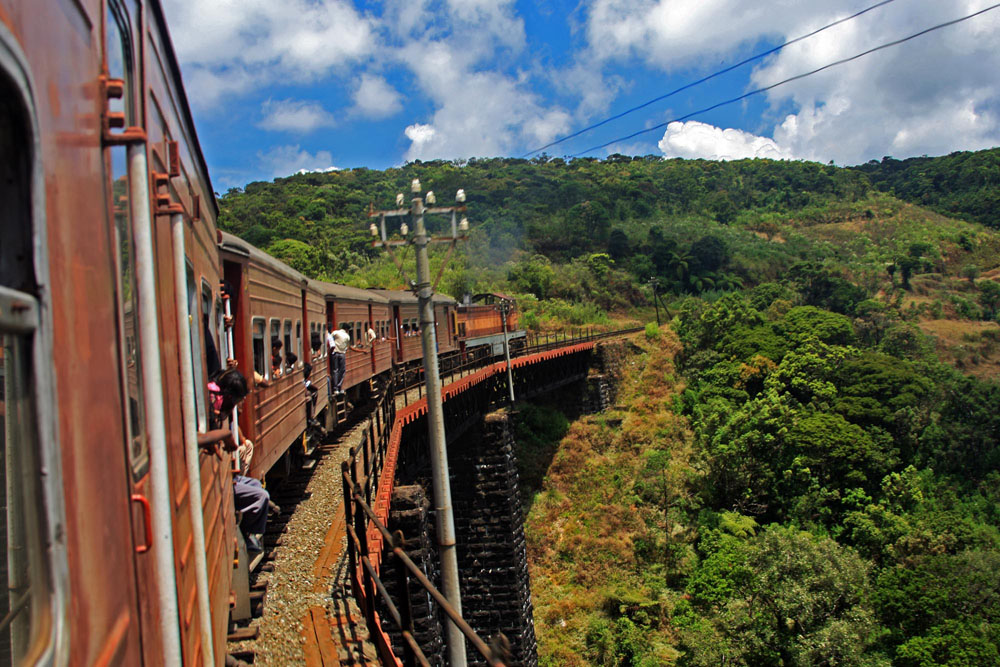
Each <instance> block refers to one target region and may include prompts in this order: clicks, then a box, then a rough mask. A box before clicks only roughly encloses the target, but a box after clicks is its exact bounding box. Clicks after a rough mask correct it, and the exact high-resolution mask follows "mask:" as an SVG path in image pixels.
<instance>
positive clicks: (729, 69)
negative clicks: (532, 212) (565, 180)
mask: <svg viewBox="0 0 1000 667" xmlns="http://www.w3.org/2000/svg"><path fill="white" fill-rule="evenodd" d="M895 1H896V0H882V2H877V3H875V4H874V5H871V6H870V7H866V8H864V9H862V10H861V11H859V12H856V13H854V14H851V15H850V16H845V17H844V18H842V19H837V20H836V21H834V22H833V23H828V24H826V25H825V26H823V27H822V28H817V29H816V30H813V31H812V32H810V33H808V34H806V35H802V36H800V37H796V38H795V39H790V40H788V41H787V42H785V43H784V44H779V45H778V46H775V47H774V48H772V49H768V50H767V51H763V52H761V53H758V54H756V55H753V56H750V57H749V58H747V59H745V60H741V61H740V62H738V63H736V64H735V65H730V66H728V67H725V68H723V69H720V70H719V71H717V72H713V73H712V74H709V75H707V76H704V77H702V78H700V79H698V80H697V81H692V82H690V83H686V84H684V85H683V86H681V87H680V88H675V89H674V90H671V91H670V92H669V93H665V94H663V95H660V96H659V97H654V98H653V99H651V100H648V101H646V102H643V103H642V104H639V105H638V106H634V107H632V108H631V109H626V110H625V111H622V112H621V113H617V114H615V115H614V116H610V117H608V118H605V119H604V120H601V121H598V122H596V123H594V124H593V125H588V126H587V127H585V128H583V129H582V130H577V131H576V132H574V133H572V134H567V135H566V136H565V137H562V138H561V139H556V140H555V141H552V142H549V143H547V144H545V145H544V146H542V147H540V148H536V149H534V150H532V151H528V152H527V153H525V154H524V155H522V156H521V158H522V159H523V158H526V157H528V156H529V155H534V154H535V153H539V152H541V151H544V150H545V149H546V148H551V147H552V146H557V145H559V144H561V143H563V142H564V141H568V140H570V139H573V138H574V137H578V136H580V135H581V134H584V133H586V132H590V131H591V130H593V129H596V128H598V127H601V126H602V125H607V124H608V123H610V122H612V121H615V120H618V119H619V118H624V117H625V116H627V115H629V114H631V113H635V112H636V111H639V110H640V109H645V108H646V107H648V106H649V105H650V104H655V103H656V102H660V101H661V100H665V99H667V98H668V97H672V96H674V95H676V94H677V93H682V92H684V91H685V90H688V89H689V88H694V87H695V86H697V85H700V84H703V83H705V82H706V81H710V80H711V79H714V78H715V77H717V76H722V75H723V74H726V73H728V72H732V71H733V70H734V69H737V68H740V67H742V66H743V65H746V64H748V63H752V62H754V61H755V60H760V59H761V58H765V57H767V56H769V55H771V54H772V53H777V52H778V51H780V50H782V49H783V48H785V47H786V46H790V45H792V44H795V43H796V42H801V41H802V40H804V39H809V38H810V37H813V36H814V35H818V34H819V33H821V32H823V31H824V30H828V29H830V28H833V27H834V26H838V25H840V24H841V23H846V22H847V21H850V20H851V19H856V18H858V17H859V16H861V15H862V14H867V13H868V12H870V11H872V10H873V9H878V8H879V7H882V6H883V5H888V4H889V3H891V2H895Z"/></svg>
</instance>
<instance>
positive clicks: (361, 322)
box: [318, 283, 391, 390]
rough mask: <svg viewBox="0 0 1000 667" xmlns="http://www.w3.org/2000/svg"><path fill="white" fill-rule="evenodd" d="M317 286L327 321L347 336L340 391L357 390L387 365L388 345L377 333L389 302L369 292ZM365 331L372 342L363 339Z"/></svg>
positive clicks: (389, 361)
mask: <svg viewBox="0 0 1000 667" xmlns="http://www.w3.org/2000/svg"><path fill="white" fill-rule="evenodd" d="M318 284H319V285H321V286H322V287H321V289H322V290H323V292H324V294H325V296H326V300H327V314H328V320H329V321H330V322H332V323H333V325H334V327H339V328H341V329H343V330H344V331H346V332H347V333H348V334H349V335H350V337H351V347H350V349H348V351H347V355H346V357H347V358H346V366H347V372H346V373H345V375H344V382H343V388H344V389H345V390H348V389H350V388H352V387H361V386H363V385H365V384H366V383H367V382H368V380H370V379H371V378H373V377H375V376H376V375H379V374H380V373H383V372H385V371H386V370H388V369H389V368H390V366H391V358H390V354H391V349H390V346H389V345H388V343H387V342H386V341H384V340H380V338H381V337H380V335H379V331H378V328H381V327H382V326H383V323H384V322H386V321H387V318H388V314H389V300H388V299H387V298H386V297H385V296H383V295H382V294H379V293H377V292H375V291H373V290H365V289H360V288H357V287H349V286H347V285H336V284H333V283H318ZM369 329H371V330H372V331H374V332H375V340H374V341H373V342H372V343H368V340H367V332H368V330H369Z"/></svg>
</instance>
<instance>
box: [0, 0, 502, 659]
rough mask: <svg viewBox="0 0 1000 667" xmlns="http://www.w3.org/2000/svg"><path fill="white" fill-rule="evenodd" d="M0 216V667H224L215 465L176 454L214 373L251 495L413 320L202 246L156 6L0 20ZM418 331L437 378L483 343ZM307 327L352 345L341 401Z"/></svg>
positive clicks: (463, 312)
mask: <svg viewBox="0 0 1000 667" xmlns="http://www.w3.org/2000/svg"><path fill="white" fill-rule="evenodd" d="M0 202H3V205H2V206H0V219H2V225H0V230H2V240H0V341H2V352H0V374H2V378H0V432H2V438H3V439H2V440H0V445H2V448H3V452H2V454H3V465H2V466H0V475H3V480H2V483H0V489H3V493H4V503H3V505H4V511H3V512H0V521H2V522H3V526H2V527H0V540H2V544H0V549H2V552H3V553H2V554H0V564H2V571H3V576H5V577H6V585H0V618H2V619H3V620H2V621H0V663H3V664H8V663H10V664H34V663H46V664H98V665H110V664H117V665H136V664H149V665H159V664H191V665H195V664H203V665H213V664H214V665H218V664H223V662H224V660H225V655H226V645H225V642H226V634H227V628H228V627H229V624H230V609H231V606H232V603H233V599H234V591H237V590H238V589H241V588H245V582H240V581H239V580H238V579H239V577H241V576H245V574H238V573H239V572H241V570H239V569H237V568H235V567H234V563H238V562H239V561H240V560H241V559H244V558H245V552H244V553H241V549H240V548H239V546H238V545H240V544H241V543H242V540H241V539H240V534H239V529H238V527H237V517H236V513H235V508H234V502H233V482H232V479H233V463H232V461H230V460H229V459H228V458H227V457H225V456H220V455H213V454H211V453H209V452H206V451H204V450H202V449H199V447H198V446H197V436H198V434H199V433H201V432H203V431H205V430H206V429H207V428H208V422H209V417H210V410H211V406H210V397H209V393H208V389H207V385H208V382H209V381H210V379H211V378H210V375H211V372H212V370H213V366H224V365H226V363H227V361H228V360H229V359H231V360H232V361H228V363H229V364H230V365H232V364H235V365H236V366H237V367H238V368H239V369H241V370H242V372H243V373H244V374H245V375H246V376H247V378H248V381H249V382H250V395H249V397H248V398H247V400H246V401H245V402H244V404H243V405H242V406H241V407H240V409H239V414H238V423H239V425H240V427H241V430H242V432H243V433H244V434H245V435H246V437H247V438H249V439H251V440H253V441H254V443H255V455H254V457H253V459H252V460H251V461H250V463H249V468H248V470H247V471H246V474H248V475H249V476H251V477H255V478H258V479H262V478H264V477H265V476H266V475H267V474H268V472H269V471H272V470H273V469H274V468H275V466H277V465H279V463H280V462H282V461H285V462H287V460H288V456H289V452H290V451H295V450H297V447H294V445H297V444H299V443H302V442H303V435H304V434H305V433H306V432H307V428H308V426H309V423H308V420H309V418H310V414H311V415H312V417H313V418H317V419H320V420H322V419H324V418H326V419H327V423H329V421H330V415H331V414H334V413H337V412H342V411H345V410H347V409H349V401H350V400H355V401H357V400H358V399H359V398H362V397H363V395H364V394H365V393H366V392H368V391H371V390H372V389H371V388H372V386H373V384H375V385H377V384H378V381H379V379H380V378H381V377H384V376H385V374H387V373H391V372H393V371H394V369H400V368H407V367H409V366H413V365H414V364H417V363H419V361H420V355H421V346H420V342H419V341H420V339H419V336H417V335H416V333H417V330H418V328H419V323H418V317H417V299H416V297H414V296H413V295H412V294H410V293H409V292H393V291H385V290H364V289H358V288H353V287H347V286H343V285H334V284H330V283H325V282H321V281H316V280H311V279H308V278H307V277H305V276H303V275H302V274H300V273H298V272H297V271H295V270H294V269H292V268H291V267H289V266H287V265H285V264H283V263H282V262H279V261H277V260H276V259H274V258H272V257H270V256H268V255H267V254H266V253H264V252H262V251H260V250H258V249H257V248H254V247H253V246H251V245H250V244H248V243H246V242H244V241H242V240H240V239H238V238H237V237H234V236H231V235H228V234H225V233H221V232H220V231H219V230H218V229H217V227H216V219H217V217H218V207H217V203H216V201H215V197H214V194H213V188H212V186H211V182H210V180H209V176H208V169H207V166H206V162H205V159H204V156H203V154H202V152H201V148H200V146H199V143H198V138H197V133H196V131H195V126H194V122H193V119H192V116H191V113H190V110H189V105H188V101H187V98H186V95H185V91H184V88H183V85H182V82H181V75H180V69H179V67H178V63H177V59H176V57H175V54H174V50H173V47H172V45H171V42H170V38H169V34H168V32H167V28H166V24H165V21H164V15H163V9H162V7H161V3H160V1H159V0H0ZM435 311H436V312H435V315H436V318H437V322H438V325H437V332H436V336H437V342H438V348H439V351H440V352H441V353H442V355H444V356H447V355H448V354H449V353H450V354H452V355H461V354H469V353H471V352H472V351H473V348H475V347H476V345H477V344H478V345H480V348H482V347H483V346H486V345H487V343H485V342H483V339H484V338H485V339H490V337H491V336H495V334H496V333H497V331H496V330H493V331H489V330H488V327H487V329H483V327H481V326H479V324H480V323H481V322H479V320H481V319H482V318H483V317H485V315H484V311H483V312H479V311H473V310H469V309H468V308H464V309H463V307H460V306H459V305H458V304H456V303H455V302H454V301H452V300H450V299H447V298H443V297H438V298H437V300H436V301H435ZM473 317H475V318H477V324H476V325H475V327H473V326H472V320H471V319H470V318H473ZM489 317H493V316H492V315H490V316H489ZM463 318H464V319H463ZM516 319H517V317H516V312H511V313H509V314H505V315H504V316H503V319H500V320H498V321H496V322H495V324H499V325H501V326H505V327H506V328H507V329H508V330H511V331H513V330H516V328H517V322H516ZM328 324H332V325H333V326H334V327H339V328H343V329H345V330H346V331H348V332H349V333H350V334H351V338H352V341H354V343H355V344H354V346H353V347H352V349H351V350H350V351H349V352H348V355H347V375H346V378H345V381H344V387H345V388H346V389H347V396H346V397H338V396H333V395H331V394H330V392H329V367H328V363H327V362H328V357H327V355H328V351H327V349H326V345H325V343H324V342H323V334H324V332H325V329H326V326H327V325H328ZM473 329H475V332H474V335H473ZM369 330H371V331H373V332H374V333H375V336H374V339H373V340H370V341H369V340H368V339H369V338H371V336H369V335H367V334H368V331H369ZM274 339H277V340H280V341H281V343H282V348H283V350H284V354H283V356H282V357H281V358H280V359H278V360H277V364H275V363H274V362H275V359H273V358H272V356H271V355H270V349H269V344H270V342H271V341H272V340H274ZM317 341H318V344H317ZM489 350H490V351H489V352H488V353H492V344H489ZM289 352H291V353H292V355H293V356H289ZM213 359H214V363H213ZM307 364H308V366H309V367H311V375H310V377H309V380H310V382H311V383H312V384H313V386H316V387H318V388H319V389H320V391H318V392H317V400H316V403H315V405H313V406H309V407H310V408H311V410H312V412H308V411H307V403H308V402H309V399H308V398H307V396H308V394H307V392H305V391H304V390H303V382H304V380H305V376H306V374H307V371H308V370H309V368H307ZM257 377H259V378H260V380H259V381H258V379H257Z"/></svg>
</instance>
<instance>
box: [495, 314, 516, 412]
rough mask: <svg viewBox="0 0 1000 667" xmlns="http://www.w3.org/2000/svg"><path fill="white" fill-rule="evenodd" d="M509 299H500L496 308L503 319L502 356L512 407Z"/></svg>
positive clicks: (512, 375) (512, 383)
mask: <svg viewBox="0 0 1000 667" xmlns="http://www.w3.org/2000/svg"><path fill="white" fill-rule="evenodd" d="M512 305H513V304H512V303H511V301H510V299H501V300H500V303H499V304H498V305H497V308H499V309H500V317H501V318H502V319H503V354H504V356H505V357H506V358H507V388H508V389H510V404H511V405H514V373H513V371H511V369H510V338H509V337H508V335H507V314H508V313H510V311H511V310H512V308H511V306H512Z"/></svg>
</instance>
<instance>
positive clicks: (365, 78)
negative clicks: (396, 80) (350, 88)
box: [352, 73, 403, 120]
mask: <svg viewBox="0 0 1000 667" xmlns="http://www.w3.org/2000/svg"><path fill="white" fill-rule="evenodd" d="M352 98H353V100H354V107H353V109H352V113H354V114H356V115H359V116H364V117H365V118H371V119H374V120H377V119H380V118H389V117H390V116H395V115H396V114H397V113H399V112H400V111H402V109H403V102H402V98H401V96H400V94H399V91H397V90H396V89H395V88H393V87H392V86H390V85H389V83H388V82H387V81H386V80H385V79H384V78H382V77H380V76H376V75H374V74H367V73H366V74H362V75H361V78H360V79H359V80H358V84H357V88H355V90H354V94H353V96H352Z"/></svg>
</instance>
